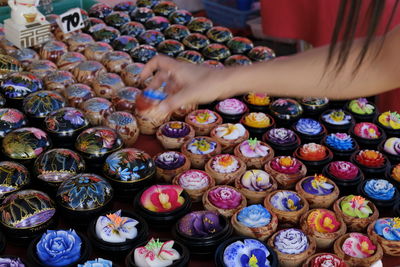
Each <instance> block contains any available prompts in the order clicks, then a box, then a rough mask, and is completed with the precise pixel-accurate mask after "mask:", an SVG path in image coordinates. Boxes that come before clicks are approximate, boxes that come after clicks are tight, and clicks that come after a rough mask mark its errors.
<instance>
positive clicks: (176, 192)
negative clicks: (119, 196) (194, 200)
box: [140, 185, 187, 213]
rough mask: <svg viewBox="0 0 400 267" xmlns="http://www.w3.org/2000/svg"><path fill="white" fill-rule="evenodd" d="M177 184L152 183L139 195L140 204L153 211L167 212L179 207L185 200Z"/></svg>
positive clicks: (181, 189)
mask: <svg viewBox="0 0 400 267" xmlns="http://www.w3.org/2000/svg"><path fill="white" fill-rule="evenodd" d="M182 192H183V188H182V187H180V186H178V185H153V186H151V187H149V188H147V189H146V190H145V191H144V192H143V193H142V195H141V196H140V204H141V205H142V206H143V207H144V208H145V209H147V210H149V211H153V212H158V213H159V212H169V211H173V210H176V209H178V208H180V207H181V206H182V205H183V204H184V203H185V201H187V200H186V199H185V198H184V197H183V196H182V195H181V194H182Z"/></svg>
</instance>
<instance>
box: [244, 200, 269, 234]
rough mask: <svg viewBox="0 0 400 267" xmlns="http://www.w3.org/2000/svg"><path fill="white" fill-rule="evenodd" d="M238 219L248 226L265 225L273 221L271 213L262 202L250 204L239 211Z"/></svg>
mask: <svg viewBox="0 0 400 267" xmlns="http://www.w3.org/2000/svg"><path fill="white" fill-rule="evenodd" d="M237 219H238V221H239V223H241V224H243V225H244V226H246V227H250V228H256V227H264V226H266V225H268V224H269V223H270V222H271V213H269V211H268V210H267V209H266V208H264V207H263V206H262V205H260V204H256V205H250V206H248V207H246V208H244V209H242V210H241V211H240V212H239V213H238V215H237Z"/></svg>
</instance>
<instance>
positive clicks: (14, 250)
mask: <svg viewBox="0 0 400 267" xmlns="http://www.w3.org/2000/svg"><path fill="white" fill-rule="evenodd" d="M135 148H139V149H142V150H145V151H146V152H148V153H149V154H150V155H151V156H154V155H155V154H157V153H159V152H161V151H163V148H162V147H161V145H160V143H159V142H158V141H157V140H156V139H155V137H153V136H144V135H141V136H140V137H139V139H138V141H137V142H136V144H135ZM117 209H127V210H133V205H132V202H124V201H118V200H115V201H114V204H113V209H112V210H117ZM193 209H194V210H199V209H201V204H199V203H197V204H195V205H194V206H193ZM383 215H384V214H383ZM383 215H382V216H383ZM382 216H381V217H382ZM69 227H70V226H69V225H67V224H65V223H64V222H63V218H60V223H59V227H57V229H62V228H69ZM149 228H150V236H149V237H156V238H157V237H159V238H162V237H165V238H172V235H171V233H170V232H158V231H156V229H157V227H156V226H152V225H149ZM81 232H82V233H83V234H86V232H85V231H81ZM27 246H28V244H26V246H24V247H16V246H14V245H12V244H7V248H6V250H5V252H4V254H5V255H18V256H20V257H22V258H26V248H27ZM96 257H102V255H101V254H99V253H98V251H96V250H94V252H93V255H92V257H91V259H94V258H96ZM103 257H104V256H103ZM105 258H106V257H105ZM399 262H400V259H399V257H392V256H384V258H383V266H384V267H395V266H399ZM116 263H118V264H120V266H125V264H124V259H121V260H120V261H119V262H116ZM189 266H190V267H200V266H202V267H204V266H207V267H211V266H215V264H214V259H213V258H209V259H206V258H204V257H203V258H193V257H192V258H191V261H190V264H189ZM232 267H233V266H232Z"/></svg>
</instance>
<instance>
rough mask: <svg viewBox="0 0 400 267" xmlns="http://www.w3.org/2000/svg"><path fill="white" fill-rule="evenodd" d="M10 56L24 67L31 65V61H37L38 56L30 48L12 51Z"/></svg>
mask: <svg viewBox="0 0 400 267" xmlns="http://www.w3.org/2000/svg"><path fill="white" fill-rule="evenodd" d="M10 56H12V57H13V58H15V59H16V60H18V61H19V62H20V64H22V66H24V67H25V66H27V65H29V64H31V63H32V61H34V60H38V59H39V54H38V53H36V51H35V50H33V49H30V48H22V49H17V50H15V51H13V52H12V53H11V54H10Z"/></svg>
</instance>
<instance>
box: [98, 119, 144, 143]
mask: <svg viewBox="0 0 400 267" xmlns="http://www.w3.org/2000/svg"><path fill="white" fill-rule="evenodd" d="M103 124H104V126H107V127H110V128H111V129H114V130H116V131H117V132H118V133H119V135H120V136H121V138H122V140H123V142H124V144H125V145H126V146H127V147H131V146H132V145H133V144H134V143H135V142H136V140H137V139H138V137H139V128H138V125H137V122H136V119H135V117H134V116H133V115H132V114H131V113H128V112H124V111H117V112H113V113H111V114H110V115H109V116H107V117H106V118H105V121H104V123H103Z"/></svg>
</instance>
